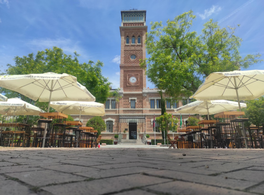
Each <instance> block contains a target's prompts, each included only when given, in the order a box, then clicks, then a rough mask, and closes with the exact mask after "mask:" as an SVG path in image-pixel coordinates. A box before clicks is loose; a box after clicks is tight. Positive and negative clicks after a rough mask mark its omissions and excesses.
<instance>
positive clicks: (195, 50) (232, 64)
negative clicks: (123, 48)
mask: <svg viewBox="0 0 264 195" xmlns="http://www.w3.org/2000/svg"><path fill="white" fill-rule="evenodd" d="M194 19H195V15H193V12H192V11H189V12H186V13H183V14H181V15H179V16H176V17H175V18H174V20H168V21H167V23H166V25H163V24H162V22H154V23H151V30H150V32H149V33H147V38H146V48H147V52H148V54H149V55H150V57H149V58H147V59H146V60H144V61H141V67H142V68H145V69H146V74H147V76H148V78H149V80H150V81H151V82H152V83H154V84H155V86H156V87H157V88H158V89H159V91H160V94H161V93H165V94H167V95H168V96H170V97H173V98H175V99H180V98H181V97H183V96H187V97H188V96H190V95H191V94H193V93H194V92H195V91H196V90H197V89H198V87H199V85H200V84H201V83H202V81H203V80H204V78H205V77H206V76H208V75H209V74H210V73H212V72H215V71H231V70H236V69H239V68H240V67H244V68H247V67H248V66H250V65H252V64H254V63H257V62H259V61H261V60H259V59H258V58H259V57H260V56H261V55H260V54H257V55H247V56H246V57H244V58H242V57H241V56H240V54H239V51H238V48H239V46H240V44H241V41H242V40H241V39H240V38H239V37H237V36H235V35H234V33H235V28H231V27H228V29H226V28H220V27H219V26H218V24H217V22H213V20H209V21H208V22H206V23H205V24H204V29H203V30H202V33H201V35H197V33H196V32H195V31H191V27H192V24H193V20H194ZM161 98H162V96H161Z"/></svg>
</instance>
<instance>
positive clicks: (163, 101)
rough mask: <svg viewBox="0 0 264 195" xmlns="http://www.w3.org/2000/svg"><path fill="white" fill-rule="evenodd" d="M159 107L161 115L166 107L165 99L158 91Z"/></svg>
mask: <svg viewBox="0 0 264 195" xmlns="http://www.w3.org/2000/svg"><path fill="white" fill-rule="evenodd" d="M159 93H160V107H161V115H163V114H164V113H165V112H166V107H165V99H164V98H163V96H162V92H161V91H160V92H159Z"/></svg>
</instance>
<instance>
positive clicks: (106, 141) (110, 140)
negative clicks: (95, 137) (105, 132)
mask: <svg viewBox="0 0 264 195" xmlns="http://www.w3.org/2000/svg"><path fill="white" fill-rule="evenodd" d="M100 143H101V144H102V143H106V144H108V145H113V143H114V141H113V140H112V139H101V141H100Z"/></svg>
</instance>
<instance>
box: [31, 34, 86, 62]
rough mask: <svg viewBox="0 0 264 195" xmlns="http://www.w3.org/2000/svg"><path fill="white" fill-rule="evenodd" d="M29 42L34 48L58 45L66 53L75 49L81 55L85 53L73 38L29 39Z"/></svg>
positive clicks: (50, 47)
mask: <svg viewBox="0 0 264 195" xmlns="http://www.w3.org/2000/svg"><path fill="white" fill-rule="evenodd" d="M27 44H28V46H29V47H31V49H32V50H36V49H37V50H44V49H52V47H54V46H56V47H59V48H61V49H63V51H64V52H65V53H69V54H73V53H74V52H75V51H76V52H77V53H78V54H81V55H83V54H84V53H85V52H84V51H83V50H82V49H81V48H80V47H79V46H78V42H74V41H72V40H71V39H63V38H59V39H34V40H32V41H29V42H28V43H27ZM82 57H83V56H82Z"/></svg>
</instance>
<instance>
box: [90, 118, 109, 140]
mask: <svg viewBox="0 0 264 195" xmlns="http://www.w3.org/2000/svg"><path fill="white" fill-rule="evenodd" d="M86 127H93V128H94V130H97V131H98V133H97V136H98V135H101V132H102V131H104V130H105V128H106V125H105V122H104V120H103V119H102V117H100V116H95V117H93V118H91V119H90V120H89V121H88V122H87V123H86Z"/></svg>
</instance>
